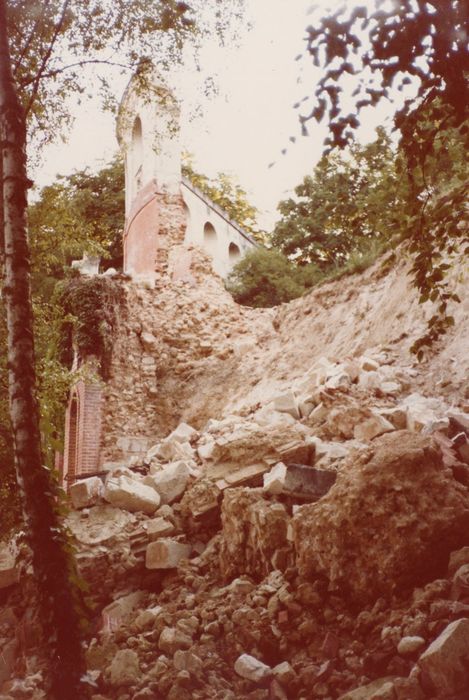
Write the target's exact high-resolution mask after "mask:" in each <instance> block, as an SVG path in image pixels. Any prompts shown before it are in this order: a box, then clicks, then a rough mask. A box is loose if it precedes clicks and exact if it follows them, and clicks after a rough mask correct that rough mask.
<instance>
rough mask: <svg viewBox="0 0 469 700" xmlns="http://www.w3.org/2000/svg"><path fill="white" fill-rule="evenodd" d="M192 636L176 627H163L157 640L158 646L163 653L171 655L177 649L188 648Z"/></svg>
mask: <svg viewBox="0 0 469 700" xmlns="http://www.w3.org/2000/svg"><path fill="white" fill-rule="evenodd" d="M191 646H192V638H191V637H189V635H187V634H185V633H184V632H182V630H179V629H178V628H177V627H164V628H163V630H162V631H161V634H160V638H159V640H158V647H159V649H160V650H161V651H163V652H164V653H165V654H169V655H170V656H173V655H174V654H175V653H176V652H177V651H178V650H179V649H190V647H191Z"/></svg>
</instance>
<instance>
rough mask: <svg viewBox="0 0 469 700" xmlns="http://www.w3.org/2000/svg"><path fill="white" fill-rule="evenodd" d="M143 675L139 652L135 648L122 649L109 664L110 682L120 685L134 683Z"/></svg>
mask: <svg viewBox="0 0 469 700" xmlns="http://www.w3.org/2000/svg"><path fill="white" fill-rule="evenodd" d="M140 677H141V670H140V662H139V660H138V654H137V652H136V651H133V649H120V650H119V651H118V652H117V653H116V655H115V656H114V658H113V660H112V661H111V665H110V666H109V682H110V684H111V685H113V686H116V687H119V686H125V685H133V684H134V683H136V682H137V681H138V680H139V679H140Z"/></svg>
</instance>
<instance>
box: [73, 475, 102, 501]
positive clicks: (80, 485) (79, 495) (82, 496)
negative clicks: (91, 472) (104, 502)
mask: <svg viewBox="0 0 469 700" xmlns="http://www.w3.org/2000/svg"><path fill="white" fill-rule="evenodd" d="M103 492H104V485H103V482H102V481H101V479H100V478H99V476H91V477H90V478H89V479H81V480H80V481H76V482H75V483H74V484H72V485H71V486H70V492H69V493H70V499H71V501H72V505H73V507H74V508H77V509H78V508H88V507H89V506H94V505H95V504H96V503H97V502H98V501H99V499H100V498H101V497H102V495H103Z"/></svg>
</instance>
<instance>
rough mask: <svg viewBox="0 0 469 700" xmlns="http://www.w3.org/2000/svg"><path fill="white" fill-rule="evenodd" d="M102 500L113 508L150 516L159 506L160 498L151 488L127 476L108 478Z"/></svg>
mask: <svg viewBox="0 0 469 700" xmlns="http://www.w3.org/2000/svg"><path fill="white" fill-rule="evenodd" d="M104 498H105V499H106V501H108V502H109V503H111V504H112V505H113V506H116V507H118V508H123V509H124V510H128V511H130V512H132V513H134V512H137V511H142V512H143V513H146V514H147V515H152V514H153V513H154V512H155V510H156V509H157V508H158V506H159V505H160V496H159V494H158V493H157V492H156V491H155V489H153V488H151V486H146V485H145V484H142V483H140V482H138V481H134V480H132V479H130V478H129V477H127V476H118V477H117V478H108V480H107V482H106V487H105V490H104Z"/></svg>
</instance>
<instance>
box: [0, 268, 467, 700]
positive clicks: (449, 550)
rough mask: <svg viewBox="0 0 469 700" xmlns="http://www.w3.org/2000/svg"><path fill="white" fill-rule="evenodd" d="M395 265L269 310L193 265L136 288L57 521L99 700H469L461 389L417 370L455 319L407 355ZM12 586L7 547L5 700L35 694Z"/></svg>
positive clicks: (35, 673)
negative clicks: (245, 301) (88, 626)
mask: <svg viewBox="0 0 469 700" xmlns="http://www.w3.org/2000/svg"><path fill="white" fill-rule="evenodd" d="M396 274H397V273H396V272H395V271H394V270H393V271H391V272H390V273H389V279H388V278H386V277H383V275H382V274H381V273H380V272H379V269H378V271H376V270H375V271H374V272H373V271H372V272H367V273H365V275H364V279H363V280H362V286H361V287H359V285H357V283H356V281H355V282H354V284H353V285H351V284H349V282H348V281H346V282H345V283H337V284H338V285H342V287H341V288H340V289H338V290H336V291H335V292H331V295H330V296H331V297H333V300H332V301H331V299H330V298H328V297H327V295H325V296H324V291H318V292H315V293H314V294H313V295H309V296H308V297H305V298H304V299H301V300H296V301H295V302H293V303H291V304H288V305H285V306H284V307H281V308H280V309H278V310H255V309H242V308H240V307H236V305H234V303H233V302H231V301H230V300H229V298H227V297H226V296H225V295H224V292H223V291H222V290H221V289H220V286H219V283H218V282H217V280H216V279H215V278H214V277H212V276H207V275H205V273H204V269H203V265H202V263H201V267H200V269H198V268H196V270H195V282H194V285H193V284H191V283H189V282H185V283H174V284H173V285H172V286H171V284H169V283H168V284H167V288H166V289H163V288H161V287H158V284H157V287H156V289H155V290H151V289H145V288H141V287H135V288H133V289H131V288H130V287H129V295H131V296H133V299H134V300H133V302H132V304H134V306H133V307H132V308H134V309H137V311H138V313H135V314H133V316H132V315H130V317H129V319H130V320H127V321H126V323H127V325H126V326H125V328H126V330H125V333H124V334H123V336H122V338H121V339H120V340H119V342H118V344H117V345H118V347H117V349H116V358H117V359H116V360H115V362H116V364H115V367H114V376H113V379H112V381H111V384H110V385H109V387H108V392H109V400H110V402H111V407H112V408H111V411H110V413H109V416H108V421H109V423H108V428H107V431H106V445H107V447H106V449H107V450H108V457H109V461H108V462H107V463H106V465H105V472H104V473H103V474H102V475H101V476H92V477H89V478H85V479H80V480H78V481H77V482H76V483H75V484H74V485H73V486H72V487H71V489H70V499H71V503H72V505H73V510H72V511H71V512H70V514H69V516H68V518H67V522H68V526H69V528H70V530H71V532H72V533H73V537H74V542H75V547H76V551H77V560H78V563H79V568H80V572H81V574H82V576H83V578H84V579H85V581H86V582H87V583H88V586H89V592H90V596H91V598H92V599H93V602H94V605H95V613H94V628H93V630H92V632H91V633H90V636H89V639H88V642H87V664H88V678H89V680H90V683H92V684H93V687H94V691H93V694H92V697H93V700H144V699H149V700H151V699H153V700H160V699H161V700H166V699H168V700H186V699H187V700H206V699H209V698H213V699H218V700H238V699H241V698H243V699H244V698H246V699H249V700H310V699H312V698H313V699H314V698H323V699H325V700H337V699H340V700H378V699H381V700H425V699H427V698H428V699H434V700H464V699H465V698H467V697H468V692H469V404H468V399H469V397H468V396H466V395H465V394H464V387H462V385H460V384H459V379H458V376H459V374H458V371H455V376H454V378H453V380H452V382H453V383H452V384H451V387H452V389H453V390H452V391H449V390H448V386H449V385H448V384H445V382H446V381H449V380H447V379H444V380H443V382H442V383H440V384H438V382H439V381H440V380H439V379H437V378H436V377H435V376H428V374H429V372H430V368H431V367H435V368H438V367H439V366H440V365H439V363H440V362H441V361H442V360H441V358H442V357H445V353H446V347H447V346H450V347H452V349H453V350H454V349H455V348H456V347H457V338H456V335H457V334H458V332H459V329H458V328H456V329H455V330H454V331H453V332H454V333H455V334H456V335H454V336H450V337H449V338H448V344H447V346H445V348H440V349H439V350H438V352H435V356H434V358H433V359H432V360H430V361H429V362H428V363H427V364H426V365H423V366H420V365H417V364H414V363H413V362H412V360H411V358H410V356H409V355H408V352H407V349H408V342H409V336H406V338H405V339H404V340H405V342H403V344H400V341H399V342H396V343H392V342H390V339H389V334H392V333H394V332H395V330H396V324H397V321H398V319H397V320H396V318H397V316H396V314H398V313H400V312H398V308H399V307H398V305H397V301H396V298H395V297H393V296H392V294H391V298H390V299H389V298H388V297H389V295H390V288H391V287H390V284H391V283H390V280H391V281H394V283H396ZM195 283H197V284H195ZM399 285H401V287H402V285H403V283H402V282H401V281H399V284H398V285H397V286H398V288H401V287H399ZM352 290H353V292H352ZM321 295H323V296H321ZM334 295H335V296H334ZM383 298H385V299H386V304H388V307H389V308H388V310H389V313H390V314H391V311H390V309H391V307H392V308H394V306H395V307H396V308H395V309H394V312H393V313H394V314H395V315H394V316H392V314H391V319H390V322H389V325H388V337H386V329H385V328H383V327H381V328H380V329H379V331H378V332H377V334H376V335H377V336H379V337H380V338H381V342H375V343H373V344H372V343H369V344H367V345H365V343H366V339H367V338H368V339H370V338H371V337H372V331H371V329H370V328H369V327H368V321H367V320H366V319H365V322H364V324H362V325H361V326H360V325H359V321H358V319H357V315H356V310H357V308H358V309H360V308H361V305H362V304H363V303H364V300H367V301H366V303H367V304H371V301H370V300H373V299H374V301H375V303H378V302H379V301H380V300H381V302H382V299H383ZM320 299H321V300H322V304H323V307H324V308H322V310H321V312H318V313H317V314H315V313H314V305H316V304H318V303H319V300H320ZM137 300H139V301H137ZM383 303H384V302H383ZM412 303H413V302H412ZM190 309H192V321H193V323H190V322H189V317H190ZM381 312H383V308H381ZM324 313H326V316H327V314H329V315H330V317H331V320H332V321H333V322H334V323H337V324H338V326H337V327H336V333H337V336H338V337H337V338H335V339H334V338H331V333H332V332H333V328H332V327H329V325H327V326H323V328H322V329H320V327H319V325H318V324H320V323H321V319H320V318H319V317H320V316H321V314H322V315H323V318H324ZM375 313H376V312H375V310H374V309H373V310H370V316H374V314H375ZM178 314H179V317H180V320H179V321H177V322H175V319H176V318H177V317H178ZM310 314H311V315H310ZM347 314H348V315H351V316H352V317H353V324H356V325H357V326H358V328H355V327H354V328H353V329H352V330H351V329H350V328H349V335H348V336H347V334H346V329H344V328H343V325H342V326H341V325H340V319H341V318H344V317H345V315H347ZM461 318H463V320H464V319H466V317H461ZM142 319H144V322H143V321H142ZM466 320H467V319H466ZM295 323H296V324H297V330H295V328H296V326H295ZM305 323H309V324H310V325H311V327H312V328H314V329H315V331H314V332H315V334H316V335H315V336H314V337H312V336H310V335H308V334H305V333H304V328H305ZM382 325H383V326H384V325H385V324H384V323H383V324H382ZM410 326H411V324H410V322H408V321H407V319H406V323H405V328H407V329H408V332H409V334H410ZM156 328H159V331H158V332H156ZM360 332H361V333H362V338H361V339H360V338H359V333H360ZM406 332H407V331H406ZM465 333H466V331H465V330H464V328H463V329H462V330H461V332H460V336H459V337H462V338H464V337H466V335H465ZM295 334H296V335H295ZM321 334H322V335H321ZM287 336H291V337H289V338H287ZM352 336H353V337H356V342H354V343H351V342H350V341H351V338H352ZM347 338H348V341H347ZM309 339H310V340H311V342H310V340H309ZM375 339H376V336H375ZM346 341H347V342H348V345H347V342H346ZM282 344H284V347H285V353H284V355H282V354H280V350H279V349H280V348H281V347H282ZM313 345H314V347H315V348H317V349H319V347H321V352H319V351H313V349H312V347H313ZM342 346H347V348H348V350H347V352H343V354H342V355H340V356H338V355H337V352H338V351H339V350H340V348H341V347H342ZM125 349H127V358H126V362H127V364H125V362H124V350H125ZM329 349H331V352H330V353H329ZM326 354H327V356H326ZM457 357H458V358H459V359H460V363H461V365H464V362H466V366H467V358H466V359H464V358H462V357H461V356H460V355H457ZM145 358H146V359H145ZM150 359H151V362H150ZM137 360H138V361H137ZM143 360H145V361H143ZM432 363H433V364H432ZM454 364H455V363H453V365H454ZM125 367H127V368H129V367H137V368H138V371H129V370H127V375H128V376H126V375H125ZM261 369H262V372H261ZM430 374H431V372H430ZM220 382H221V384H220ZM119 384H120V389H118V386H119ZM438 387H439V389H441V390H438ZM429 388H431V389H432V391H429ZM152 392H154V393H152ZM113 396H114V398H115V400H114V403H113ZM122 397H124V400H122ZM132 402H134V403H133V407H132V408H130V407H131V405H132ZM126 406H127V413H126ZM111 417H112V419H113V420H114V424H113V425H111ZM139 421H140V423H139ZM127 429H128V430H127ZM126 431H127V432H126ZM118 443H119V444H118ZM27 575H28V574H27V572H25V573H24V576H25V577H26V578H27ZM18 578H19V583H18ZM22 578H23V574H22V575H20V576H19V577H18V569H17V563H16V559H15V554H14V552H13V553H12V552H11V551H10V550H9V551H8V552H6V551H5V553H4V554H1V553H0V587H1V591H0V593H1V594H2V598H0V644H1V645H2V649H4V652H3V662H2V663H3V664H4V667H2V666H1V664H0V698H1V700H15V699H16V698H33V699H34V700H39V699H40V698H44V697H45V695H44V693H43V691H42V690H41V688H42V680H41V665H40V660H39V655H38V654H37V653H32V652H30V651H29V652H28V653H25V652H24V643H23V641H22V640H21V639H20V638H19V636H18V633H17V629H18V626H17V620H18V619H19V618H20V617H21V616H24V615H25V610H24V608H22V607H21V605H20V604H19V602H18V586H19V585H21V581H22ZM15 596H16V597H15ZM22 645H23V646H22ZM20 649H23V650H22V651H20ZM2 693H3V695H2Z"/></svg>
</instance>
